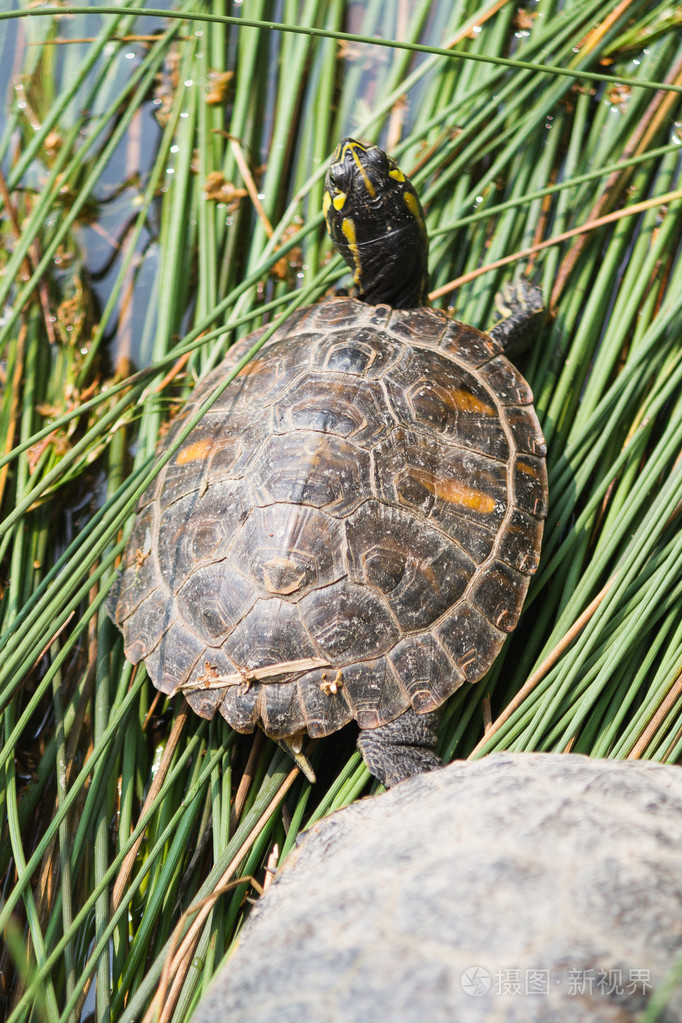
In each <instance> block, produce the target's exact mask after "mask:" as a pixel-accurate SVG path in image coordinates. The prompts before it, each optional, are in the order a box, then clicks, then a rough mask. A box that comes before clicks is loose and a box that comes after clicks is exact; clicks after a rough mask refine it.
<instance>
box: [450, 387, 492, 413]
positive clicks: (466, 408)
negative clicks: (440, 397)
mask: <svg viewBox="0 0 682 1023" xmlns="http://www.w3.org/2000/svg"><path fill="white" fill-rule="evenodd" d="M448 404H449V406H450V408H453V409H456V410H457V411H458V412H477V413H478V414H479V415H482V416H494V415H495V414H496V412H495V409H494V408H493V407H492V405H487V404H486V403H485V402H484V401H481V400H480V398H477V397H476V395H475V394H472V393H471V391H464V390H461V389H459V388H458V389H457V390H454V391H450V392H449V394H448Z"/></svg>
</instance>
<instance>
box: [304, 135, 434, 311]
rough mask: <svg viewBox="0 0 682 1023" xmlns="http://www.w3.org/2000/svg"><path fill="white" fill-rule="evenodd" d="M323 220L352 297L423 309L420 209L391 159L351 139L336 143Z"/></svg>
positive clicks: (425, 280)
mask: <svg viewBox="0 0 682 1023" xmlns="http://www.w3.org/2000/svg"><path fill="white" fill-rule="evenodd" d="M324 216H325V220H326V221H327V228H328V230H329V234H330V235H331V237H332V241H333V242H334V244H335V246H336V248H337V249H338V250H339V252H340V253H341V255H342V256H343V258H344V259H345V261H346V263H348V266H349V267H350V268H351V270H352V271H353V279H354V281H355V289H356V294H357V297H358V298H360V299H362V300H363V301H364V302H369V303H370V304H371V305H378V304H379V303H382V302H385V303H387V304H388V305H392V306H395V307H396V308H398V309H410V308H412V307H414V306H420V305H428V290H429V271H428V257H429V240H428V237H427V234H426V226H425V224H424V211H423V210H422V207H421V203H420V202H419V196H418V195H417V193H416V191H415V188H414V185H413V184H412V182H411V181H410V179H409V178H408V177H406V176H405V174H403V172H402V171H401V170H400V168H399V167H398V165H397V163H396V162H395V160H394V159H392V157H390V156H387V155H386V153H384V151H383V150H382V149H379V147H378V146H364V145H362V143H361V142H356V141H355V139H343V140H342V141H341V142H339V144H338V146H337V147H336V150H335V151H334V155H333V157H332V160H331V163H330V165H329V170H328V171H327V176H326V178H325V195H324Z"/></svg>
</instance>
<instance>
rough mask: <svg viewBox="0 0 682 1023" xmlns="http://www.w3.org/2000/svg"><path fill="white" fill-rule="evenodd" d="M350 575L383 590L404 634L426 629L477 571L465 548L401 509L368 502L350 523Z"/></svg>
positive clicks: (348, 536) (347, 530) (348, 550)
mask: <svg viewBox="0 0 682 1023" xmlns="http://www.w3.org/2000/svg"><path fill="white" fill-rule="evenodd" d="M346 537H347V559H348V564H349V576H350V578H351V579H352V580H353V581H354V582H358V583H364V585H366V586H370V587H373V588H374V589H376V590H379V591H380V592H381V593H382V594H383V596H384V598H385V599H386V601H387V603H388V605H389V607H390V608H391V611H392V612H393V614H394V616H395V618H396V620H397V622H398V624H399V626H400V628H401V630H403V631H404V632H409V631H414V630H417V629H426V628H428V627H429V626H430V625H431V623H432V622H434V621H435V620H436V619H437V618H439V617H440V615H441V614H442V613H443V612H444V611H445V610H447V608H448V607H450V606H451V605H452V604H453V603H454V602H455V601H456V600H458V599H459V597H461V595H462V594H463V593H464V590H465V589H466V587H467V584H468V582H469V580H470V578H471V576H472V574H473V571H474V569H475V565H474V563H473V562H472V561H471V559H470V558H468V557H467V556H466V555H465V554H464V553H463V551H461V550H460V548H459V547H458V546H457V545H456V544H454V543H452V542H451V541H450V540H448V538H447V537H446V536H445V535H444V534H443V533H442V532H440V531H439V530H437V529H434V528H433V526H431V525H429V523H426V522H422V521H419V520H418V519H416V518H415V517H413V516H411V515H409V514H408V513H407V512H405V511H403V510H402V509H400V508H395V507H393V506H391V505H386V504H382V503H380V502H379V501H367V502H365V504H363V505H361V506H360V508H358V509H357V511H356V512H354V514H353V515H352V516H350V518H349V519H348V520H347V521H346Z"/></svg>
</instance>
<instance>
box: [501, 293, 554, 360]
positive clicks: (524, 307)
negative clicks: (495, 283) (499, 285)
mask: <svg viewBox="0 0 682 1023" xmlns="http://www.w3.org/2000/svg"><path fill="white" fill-rule="evenodd" d="M495 310H496V323H495V324H494V325H493V326H491V327H490V329H489V330H488V333H489V334H490V336H491V337H492V338H494V340H495V341H497V342H498V343H499V344H501V345H502V347H503V348H504V352H505V355H507V356H508V357H509V358H512V359H513V358H514V356H515V355H519V354H520V353H521V352H523V351H525V349H526V348H529V347H530V345H531V344H532V343H533V341H534V340H535V338H536V337H537V334H538V332H539V331H540V329H541V328H542V325H543V323H544V322H545V310H544V308H543V300H542V291H541V290H540V288H538V287H536V285H534V284H530V283H529V282H528V281H526V280H524V279H523V278H521V279H520V280H518V281H515V282H514V283H513V284H507V285H506V286H505V287H504V288H503V289H502V291H500V292H498V294H497V295H496V296H495Z"/></svg>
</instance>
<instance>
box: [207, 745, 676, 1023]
mask: <svg viewBox="0 0 682 1023" xmlns="http://www.w3.org/2000/svg"><path fill="white" fill-rule="evenodd" d="M681 843H682V772H681V771H680V768H679V767H677V766H673V765H669V764H658V763H653V762H643V761H614V760H598V759H590V758H589V757H585V756H582V755H580V754H573V753H568V754H560V753H493V754H491V755H489V756H487V757H483V758H482V759H480V760H476V761H469V762H466V761H458V762H457V761H456V762H454V763H452V764H449V765H447V766H446V767H444V768H443V769H442V770H439V771H434V772H431V773H429V774H422V775H419V776H416V777H413V778H410V779H408V780H406V781H404V782H402V784H400V785H397V786H396V787H394V788H393V789H391V790H390V791H389V792H386V793H383V794H381V795H377V796H374V797H368V798H365V799H362V800H360V801H358V802H356V803H354V804H352V805H351V806H347V807H344V808H343V809H342V810H338V811H336V812H335V813H333V814H331V815H330V816H328V817H326V818H325V819H324V820H322V821H320V822H318V823H316V824H315V825H313V826H312V827H311V828H310V829H309V830H308V831H306V832H304V833H303V834H302V836H299V839H298V844H297V846H296V847H295V848H294V850H293V851H292V852H291V853H290V854H289V856H288V857H287V859H286V860H285V862H284V863H283V865H282V866H281V867H280V869H279V870H278V871H277V873H276V876H275V879H274V882H273V883H272V884H271V885H270V887H269V888H268V889H267V891H266V892H265V894H264V895H263V896H262V898H260V899H259V900H258V902H257V903H256V906H255V908H254V909H253V910H252V911H251V914H250V917H249V919H248V920H247V921H246V924H245V926H244V928H243V930H242V931H241V933H240V935H239V939H238V941H237V942H235V943H233V945H232V954H231V955H229V957H228V958H227V960H226V961H225V962H224V963H223V964H222V965H221V966H220V968H219V970H218V972H217V974H216V976H215V978H214V979H213V981H212V982H211V985H210V986H209V987H208V989H207V991H206V993H205V995H204V997H203V999H201V1000H200V1001H199V1004H198V1007H197V1009H196V1011H195V1013H194V1014H193V1016H192V1023H218V1021H219V1020H221V1021H222V1020H227V1019H229V1020H231V1021H233V1023H242V1021H246V1020H248V1023H300V1020H306V1021H309V1023H318V1021H319V1023H341V1021H343V1023H356V1021H357V1023H360V1021H363V1023H364V1021H365V1020H379V1019H387V1020H400V1023H413V1021H414V1023H421V1021H423V1020H429V1023H450V1021H452V1020H461V1021H466V1023H545V1021H547V1020H552V1021H555V1023H584V1021H585V1020H591V1021H594V1023H636V1021H641V1020H642V1019H644V1018H645V1011H646V1009H647V1006H648V1005H649V1004H650V1003H654V1002H657V1007H658V1012H653V1009H654V1004H650V1009H649V1013H647V1014H646V1019H652V1020H653V1019H656V1020H658V1021H659V1023H682V986H681V985H680V983H679V978H680V973H679V969H680V963H681V962H682V959H681V957H682V932H681V931H680V925H679V922H680V914H681V912H682V878H681V876H680V870H679V863H680V852H679V851H680V847H681ZM676 971H677V972H676ZM197 975H198V974H197ZM675 980H676V981H677V982H676V983H675Z"/></svg>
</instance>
